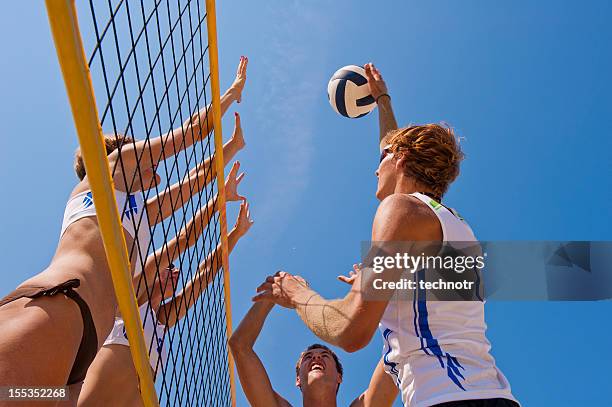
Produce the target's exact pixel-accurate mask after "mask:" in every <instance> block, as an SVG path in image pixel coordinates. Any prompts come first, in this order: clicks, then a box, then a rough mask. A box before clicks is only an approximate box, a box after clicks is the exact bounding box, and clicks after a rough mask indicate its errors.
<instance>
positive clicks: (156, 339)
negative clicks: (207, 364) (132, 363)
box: [102, 303, 168, 371]
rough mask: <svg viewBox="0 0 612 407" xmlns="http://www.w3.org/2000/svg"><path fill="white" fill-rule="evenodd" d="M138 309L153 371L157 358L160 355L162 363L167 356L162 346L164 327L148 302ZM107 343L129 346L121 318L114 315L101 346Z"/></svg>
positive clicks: (155, 367)
mask: <svg viewBox="0 0 612 407" xmlns="http://www.w3.org/2000/svg"><path fill="white" fill-rule="evenodd" d="M138 310H139V311H140V319H141V321H142V324H143V327H142V329H143V331H144V338H145V345H146V347H147V349H148V350H149V362H150V363H151V368H152V369H153V371H155V370H156V369H157V363H158V360H159V358H160V357H161V363H162V364H163V363H166V359H167V358H168V355H167V352H166V349H165V347H164V333H165V332H166V327H165V326H164V325H163V324H160V323H159V322H158V320H157V315H155V312H153V310H152V309H151V305H150V304H149V303H145V304H143V305H141V306H140V308H139V309H138ZM107 345H123V346H130V343H129V342H128V336H127V333H126V331H125V321H124V320H123V318H121V317H115V325H114V326H113V329H112V330H111V332H110V334H108V337H107V338H106V340H105V341H104V345H102V346H107Z"/></svg>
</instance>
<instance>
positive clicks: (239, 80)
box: [230, 56, 249, 103]
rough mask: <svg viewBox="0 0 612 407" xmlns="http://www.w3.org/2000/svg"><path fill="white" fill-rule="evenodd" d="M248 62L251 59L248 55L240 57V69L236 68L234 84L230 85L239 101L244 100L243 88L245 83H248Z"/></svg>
mask: <svg viewBox="0 0 612 407" xmlns="http://www.w3.org/2000/svg"><path fill="white" fill-rule="evenodd" d="M248 63H249V59H248V58H247V57H245V56H241V57H240V62H239V63H238V69H237V70H236V79H234V83H232V86H231V87H230V91H231V92H232V93H234V95H235V98H236V101H237V102H238V103H240V102H242V90H243V89H244V84H245V83H246V78H247V65H248Z"/></svg>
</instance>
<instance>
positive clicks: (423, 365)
mask: <svg viewBox="0 0 612 407" xmlns="http://www.w3.org/2000/svg"><path fill="white" fill-rule="evenodd" d="M410 195H411V196H413V197H415V198H417V199H419V200H420V201H421V202H423V203H425V204H426V205H427V206H428V207H429V208H430V209H431V210H432V211H433V212H434V213H435V215H436V217H437V218H438V220H439V221H440V225H441V227H442V233H443V240H444V241H445V242H476V241H477V240H476V237H475V236H474V234H473V232H472V230H471V228H470V227H469V226H468V224H467V223H465V221H464V220H463V219H461V218H460V217H459V215H457V214H456V212H454V211H452V212H451V210H449V209H447V208H446V207H445V206H443V205H442V204H440V203H438V202H436V201H435V200H433V199H432V198H430V197H428V196H427V195H424V194H421V193H413V194H410ZM411 302H412V303H411ZM417 304H418V305H417ZM379 328H380V331H381V333H382V336H383V354H382V356H383V362H384V368H385V371H386V372H387V373H388V374H389V375H390V376H391V378H392V379H393V381H394V383H395V384H396V385H397V387H398V388H399V390H400V395H401V397H402V402H403V404H404V405H405V406H407V407H429V406H432V405H435V404H439V403H445V402H450V401H460V400H471V399H488V398H505V399H508V400H512V401H515V402H517V403H518V401H517V400H516V399H515V398H514V397H513V396H512V392H511V389H510V384H509V383H508V380H506V378H505V377H504V375H503V374H502V372H501V371H500V370H499V369H498V368H497V367H496V365H495V360H494V359H493V357H492V356H491V354H490V353H489V351H490V349H491V344H490V343H489V341H488V340H487V338H486V335H485V331H486V328H487V326H486V324H485V320H484V303H483V302H480V301H429V302H425V301H423V300H418V299H417V298H415V299H414V300H413V301H410V300H408V301H407V300H405V299H404V300H402V299H392V300H391V301H389V303H388V304H387V308H386V309H385V313H384V314H383V317H382V319H381V322H380V325H379Z"/></svg>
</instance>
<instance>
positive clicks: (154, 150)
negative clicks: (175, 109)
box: [108, 57, 248, 169]
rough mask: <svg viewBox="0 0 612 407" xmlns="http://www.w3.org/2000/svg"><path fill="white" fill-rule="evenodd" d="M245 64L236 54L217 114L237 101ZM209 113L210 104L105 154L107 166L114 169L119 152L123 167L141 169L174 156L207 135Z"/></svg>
mask: <svg viewBox="0 0 612 407" xmlns="http://www.w3.org/2000/svg"><path fill="white" fill-rule="evenodd" d="M247 64H248V59H247V58H246V57H240V63H239V64H238V70H237V73H236V79H235V80H234V82H233V83H232V86H230V88H229V89H228V90H227V91H226V92H225V93H224V94H223V95H222V96H221V115H223V114H225V112H226V111H227V109H229V107H230V106H231V104H232V103H233V102H234V101H240V100H241V98H242V90H243V89H244V84H245V82H246V68H247ZM209 112H211V107H210V105H209V106H206V107H205V108H204V109H202V110H200V111H199V112H197V113H196V114H194V115H193V116H191V117H190V118H189V119H187V120H186V121H185V122H184V123H183V124H182V125H181V126H179V127H177V128H175V129H174V130H172V131H170V132H168V133H166V134H163V135H161V136H159V137H155V138H151V139H148V140H141V141H137V142H135V143H132V144H126V145H125V146H124V147H123V148H122V149H121V152H119V151H118V150H115V151H114V152H113V153H111V154H110V155H109V156H108V158H109V163H110V166H111V168H114V166H115V164H116V163H117V161H118V159H119V154H121V158H122V160H123V162H124V165H125V166H126V167H128V168H135V167H136V166H137V165H138V166H139V167H140V168H141V169H147V168H152V167H154V166H156V165H157V163H158V162H159V161H161V160H165V159H166V158H168V157H171V156H173V155H176V154H177V153H179V152H181V151H182V150H184V149H186V148H188V147H190V146H191V145H193V144H194V143H195V142H196V141H200V140H202V138H203V137H204V136H207V135H208V134H209V133H210V132H211V131H212V130H213V128H214V125H213V122H214V120H213V117H212V114H209Z"/></svg>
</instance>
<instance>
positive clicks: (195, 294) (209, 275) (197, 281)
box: [157, 201, 253, 327]
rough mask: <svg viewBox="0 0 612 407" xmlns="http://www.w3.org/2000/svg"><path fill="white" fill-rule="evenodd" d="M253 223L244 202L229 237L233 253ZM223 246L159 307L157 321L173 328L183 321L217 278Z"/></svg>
mask: <svg viewBox="0 0 612 407" xmlns="http://www.w3.org/2000/svg"><path fill="white" fill-rule="evenodd" d="M252 224H253V221H252V220H251V213H250V211H249V204H248V203H247V202H246V201H243V202H242V203H241V204H240V212H239V213H238V219H236V224H235V225H234V228H233V229H232V230H231V231H230V232H229V233H228V235H227V242H228V250H229V252H230V253H231V252H232V250H233V249H234V247H235V246H236V243H237V242H238V240H239V239H240V238H241V237H242V236H244V235H245V234H246V233H247V232H248V230H249V229H250V228H251V225H252ZM221 255H222V251H221V244H219V245H217V247H216V248H215V250H214V251H213V252H212V253H210V254H209V255H208V256H207V257H206V259H205V260H204V261H203V262H202V263H200V266H199V267H198V271H197V273H196V274H195V276H194V277H193V278H192V279H191V281H188V282H187V283H186V284H185V287H184V288H183V289H182V290H181V291H180V292H179V293H178V294H176V296H175V297H174V298H173V299H172V300H171V301H168V302H166V303H164V304H162V305H161V306H160V307H159V310H158V311H157V319H158V321H159V322H160V323H162V324H164V325H166V326H167V327H172V326H174V324H176V323H177V322H178V321H180V320H181V318H183V317H184V316H185V315H186V314H187V311H188V310H189V308H191V307H192V306H193V304H195V302H196V301H197V300H198V298H199V297H200V295H201V294H202V291H203V290H205V289H206V288H207V287H208V284H210V282H211V281H212V280H213V279H214V278H215V276H216V275H217V272H218V271H219V269H220V268H221ZM228 255H229V253H228Z"/></svg>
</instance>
